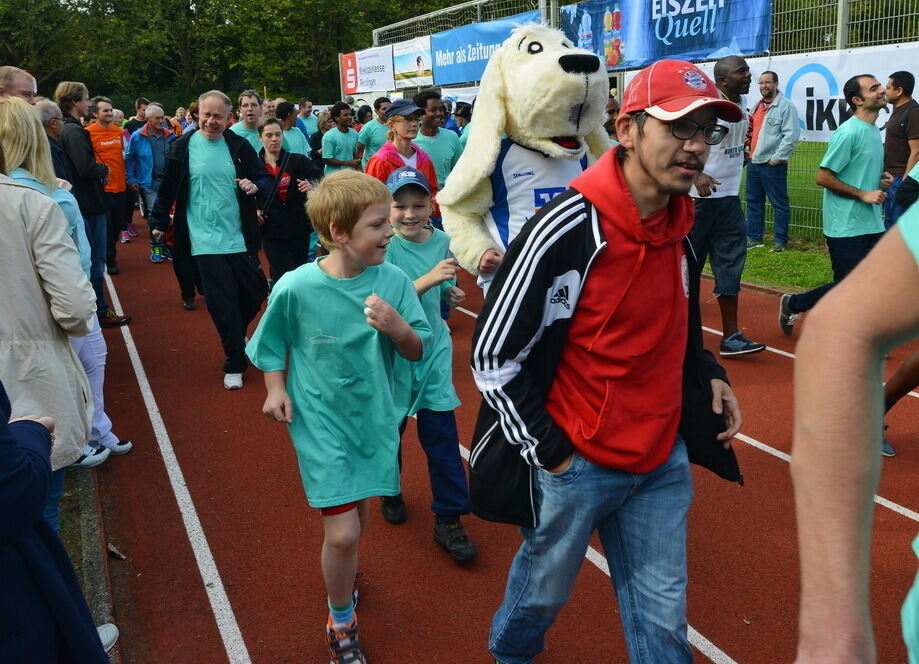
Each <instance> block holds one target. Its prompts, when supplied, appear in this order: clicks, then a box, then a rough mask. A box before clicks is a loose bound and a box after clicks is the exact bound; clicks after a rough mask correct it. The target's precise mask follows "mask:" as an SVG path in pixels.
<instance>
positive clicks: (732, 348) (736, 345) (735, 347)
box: [721, 332, 766, 357]
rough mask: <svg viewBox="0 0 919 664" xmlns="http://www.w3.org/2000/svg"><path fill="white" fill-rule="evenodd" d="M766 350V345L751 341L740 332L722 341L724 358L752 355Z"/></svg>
mask: <svg viewBox="0 0 919 664" xmlns="http://www.w3.org/2000/svg"><path fill="white" fill-rule="evenodd" d="M764 350H766V344H761V343H759V342H758V341H750V340H749V339H747V338H746V337H745V336H744V335H743V334H741V333H740V332H735V333H734V334H732V335H731V336H729V337H725V338H724V339H722V340H721V355H722V357H731V356H734V355H752V354H753V353H760V352H762V351H764Z"/></svg>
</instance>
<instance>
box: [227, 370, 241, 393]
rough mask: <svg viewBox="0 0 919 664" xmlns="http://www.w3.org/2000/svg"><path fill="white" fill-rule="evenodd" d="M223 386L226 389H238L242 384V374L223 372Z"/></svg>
mask: <svg viewBox="0 0 919 664" xmlns="http://www.w3.org/2000/svg"><path fill="white" fill-rule="evenodd" d="M223 386H224V387H225V388H227V389H228V390H238V389H240V388H242V386H243V375H242V374H241V373H228V374H223Z"/></svg>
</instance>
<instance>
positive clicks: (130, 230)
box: [125, 221, 140, 237]
mask: <svg viewBox="0 0 919 664" xmlns="http://www.w3.org/2000/svg"><path fill="white" fill-rule="evenodd" d="M125 232H126V233H127V234H128V235H130V236H131V237H140V233H138V232H137V228H136V227H135V226H134V222H133V221H132V222H131V223H130V224H128V230H126V231H125Z"/></svg>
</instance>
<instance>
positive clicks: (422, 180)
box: [386, 166, 431, 194]
mask: <svg viewBox="0 0 919 664" xmlns="http://www.w3.org/2000/svg"><path fill="white" fill-rule="evenodd" d="M410 184H414V185H417V186H419V187H421V188H422V189H424V190H425V191H426V192H428V193H429V194H430V193H431V184H430V183H429V182H428V179H427V178H426V177H424V173H422V172H421V171H419V170H418V169H417V168H412V167H411V166H403V167H402V168H397V169H396V170H394V171H393V172H392V173H390V174H389V177H388V178H386V186H387V187H389V191H390V192H391V193H393V194H395V193H396V192H397V191H399V190H400V189H401V188H402V187H404V186H406V185H410Z"/></svg>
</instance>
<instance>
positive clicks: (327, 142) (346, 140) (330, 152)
mask: <svg viewBox="0 0 919 664" xmlns="http://www.w3.org/2000/svg"><path fill="white" fill-rule="evenodd" d="M356 149H357V132H356V131H354V130H353V129H351V128H348V132H347V133H345V132H343V131H341V130H339V129H338V127H333V128H332V129H329V131H327V132H326V133H324V134H323V135H322V158H323V159H338V160H339V161H349V160H351V159H354V151H355V150H356ZM343 168H348V166H329V165H328V164H326V165H325V168H324V169H323V172H324V173H325V174H326V175H328V174H329V173H334V172H335V171H340V170H341V169H343Z"/></svg>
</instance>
